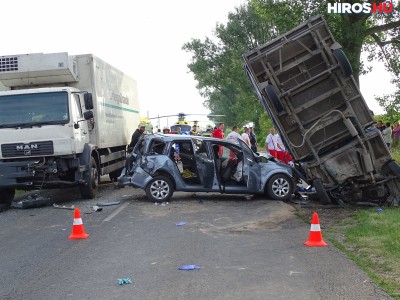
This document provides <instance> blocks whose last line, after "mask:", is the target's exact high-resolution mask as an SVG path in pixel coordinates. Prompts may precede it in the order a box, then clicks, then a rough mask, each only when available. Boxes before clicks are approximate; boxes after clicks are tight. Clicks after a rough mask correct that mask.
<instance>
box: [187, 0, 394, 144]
mask: <svg viewBox="0 0 400 300" xmlns="http://www.w3.org/2000/svg"><path fill="white" fill-rule="evenodd" d="M379 1H381V0H379ZM328 2H331V3H333V0H322V1H309V0H287V1H276V0H248V1H247V2H245V3H244V4H242V5H240V6H239V7H237V8H235V10H234V11H233V12H230V13H229V15H228V22H227V23H226V24H217V25H216V28H215V31H214V37H212V38H210V37H206V38H205V39H204V40H203V41H202V40H199V39H192V40H191V41H189V42H187V43H185V44H184V45H183V50H185V51H187V52H190V53H191V54H192V60H191V62H190V63H189V64H188V68H189V70H190V71H191V72H192V73H193V74H194V78H195V80H196V81H197V82H198V84H197V88H198V90H199V92H200V94H201V95H202V96H203V97H204V98H205V105H206V107H208V108H209V109H210V110H211V112H212V113H214V114H224V115H226V117H225V118H224V119H223V121H224V122H225V124H226V125H227V126H228V127H231V126H232V125H238V126H239V127H242V126H243V125H245V124H246V123H248V122H254V124H255V132H256V134H257V136H258V138H260V139H261V137H263V136H265V134H266V132H268V128H267V129H266V128H264V126H266V125H265V124H262V122H263V120H264V118H266V114H265V111H264V108H263V107H262V106H261V105H260V103H259V101H258V99H257V98H256V95H255V93H254V91H253V89H252V87H251V85H250V83H249V80H248V78H247V76H246V74H245V71H244V69H243V60H242V54H243V53H245V52H246V51H247V50H248V49H252V48H254V47H256V46H257V45H261V44H263V43H265V42H267V41H269V40H271V39H273V38H275V37H277V36H279V35H281V34H283V33H284V32H287V31H289V30H291V29H292V28H293V27H295V26H297V25H298V24H299V23H301V22H303V21H305V20H307V19H308V18H309V17H311V16H313V15H316V14H323V15H324V17H325V19H326V21H327V23H328V26H329V28H330V30H331V31H332V33H333V35H334V36H335V38H336V40H337V41H338V42H339V43H340V44H341V45H342V47H343V50H344V52H345V53H346V55H347V56H348V58H349V60H350V62H351V64H352V66H353V70H354V75H355V78H356V80H358V74H362V73H365V72H368V71H369V70H367V69H365V68H364V66H363V64H362V62H361V61H360V57H361V51H362V50H364V51H368V52H369V53H370V56H369V58H370V59H372V58H377V59H378V60H381V61H385V66H386V67H387V69H388V70H391V71H392V72H393V74H395V75H398V74H400V61H399V59H398V57H399V56H398V53H399V50H400V49H399V47H398V45H399V43H398V42H397V41H398V40H400V38H399V36H400V33H399V30H398V29H399V26H400V21H399V20H398V15H399V13H398V12H399V7H398V6H397V7H396V13H393V14H385V15H378V14H377V15H369V14H364V15H342V14H327V3H328ZM352 2H354V3H355V2H363V1H352ZM389 54H390V55H389ZM399 84H400V83H399ZM390 97H391V96H388V97H386V98H384V99H382V105H387V104H388V103H390V109H389V108H388V109H387V111H390V112H392V113H393V115H391V116H390V118H391V119H392V118H395V115H394V112H395V111H399V109H398V108H399V107H400V97H399V96H397V95H394V96H392V97H394V99H395V100H394V99H393V101H392V100H391V98H390Z"/></svg>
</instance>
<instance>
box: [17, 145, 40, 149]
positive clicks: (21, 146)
mask: <svg viewBox="0 0 400 300" xmlns="http://www.w3.org/2000/svg"><path fill="white" fill-rule="evenodd" d="M16 148H17V150H31V149H38V148H39V147H38V145H37V144H31V145H20V146H16Z"/></svg>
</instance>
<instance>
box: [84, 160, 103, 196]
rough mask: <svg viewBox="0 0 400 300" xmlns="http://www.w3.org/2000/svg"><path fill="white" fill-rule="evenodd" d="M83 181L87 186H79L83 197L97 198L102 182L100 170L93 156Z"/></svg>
mask: <svg viewBox="0 0 400 300" xmlns="http://www.w3.org/2000/svg"><path fill="white" fill-rule="evenodd" d="M83 179H84V180H85V182H86V184H83V185H80V186H79V190H80V192H81V196H82V198H84V199H93V198H94V197H96V194H97V190H98V188H99V182H100V178H99V169H98V167H97V164H96V160H95V159H94V157H93V156H92V157H91V158H90V164H89V170H87V171H86V172H85V173H84V174H83Z"/></svg>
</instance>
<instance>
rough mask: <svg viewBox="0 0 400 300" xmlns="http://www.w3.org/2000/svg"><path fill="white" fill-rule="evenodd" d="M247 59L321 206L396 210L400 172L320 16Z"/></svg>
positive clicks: (248, 70)
mask: <svg viewBox="0 0 400 300" xmlns="http://www.w3.org/2000/svg"><path fill="white" fill-rule="evenodd" d="M243 59H244V62H245V64H244V67H245V71H246V73H247V75H248V77H249V80H250V83H251V84H252V86H253V88H254V90H255V92H256V94H257V96H258V99H259V101H260V102H261V104H262V105H263V107H264V108H265V110H266V111H267V112H268V114H269V116H270V117H271V119H272V121H273V122H274V125H275V127H276V129H277V131H278V133H279V134H280V136H281V137H282V140H283V141H284V143H285V146H286V147H287V149H288V150H289V152H290V153H291V155H292V156H293V157H294V159H295V160H296V161H297V162H299V164H300V165H301V166H302V169H303V170H302V171H304V173H305V177H306V178H305V179H306V180H307V181H308V182H309V183H312V184H313V185H314V186H315V188H316V190H317V193H318V194H319V196H320V198H321V200H322V201H323V202H331V201H332V200H336V201H337V202H338V201H341V200H344V201H350V202H359V201H366V200H367V201H379V202H382V201H383V200H385V201H389V202H390V203H392V204H395V205H398V203H399V199H400V185H399V182H398V178H399V177H400V167H399V166H398V165H397V164H396V163H395V162H394V160H393V158H392V156H391V154H390V151H389V149H388V148H387V146H386V144H385V142H384V141H383V138H382V136H381V133H380V132H379V131H377V130H374V128H373V127H372V125H373V122H374V121H373V117H372V113H371V111H370V109H369V108H368V106H367V104H366V102H365V100H364V98H363V96H362V94H361V92H360V90H359V87H358V85H357V83H356V81H355V79H354V77H353V76H352V68H351V65H350V63H349V61H348V60H347V57H346V55H345V54H344V52H343V51H342V49H341V46H340V44H339V43H338V42H337V41H336V40H335V39H334V37H333V35H332V34H331V32H330V30H329V28H328V26H327V24H326V21H325V20H324V18H323V17H322V16H321V15H317V16H315V17H312V18H310V19H309V20H307V21H305V22H303V23H302V24H300V25H299V26H297V27H296V28H294V29H292V30H291V31H289V32H287V33H285V34H283V35H281V36H279V37H277V38H275V39H273V40H271V41H269V42H267V43H265V44H263V45H261V46H259V47H256V48H255V49H252V50H250V51H248V52H247V53H245V54H244V55H243Z"/></svg>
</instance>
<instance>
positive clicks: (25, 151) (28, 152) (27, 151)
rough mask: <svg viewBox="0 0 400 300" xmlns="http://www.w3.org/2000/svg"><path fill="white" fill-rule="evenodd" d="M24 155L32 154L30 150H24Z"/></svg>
mask: <svg viewBox="0 0 400 300" xmlns="http://www.w3.org/2000/svg"><path fill="white" fill-rule="evenodd" d="M24 155H32V152H31V150H24Z"/></svg>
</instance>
